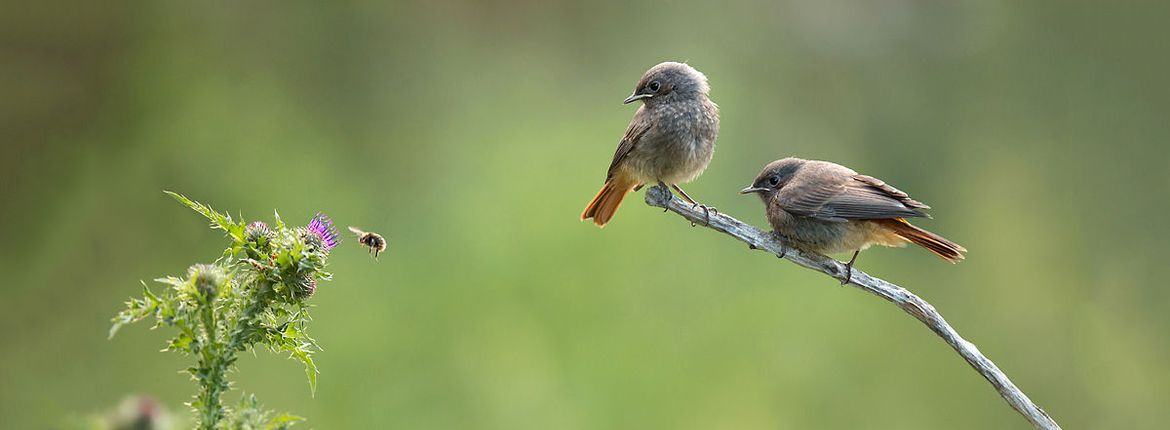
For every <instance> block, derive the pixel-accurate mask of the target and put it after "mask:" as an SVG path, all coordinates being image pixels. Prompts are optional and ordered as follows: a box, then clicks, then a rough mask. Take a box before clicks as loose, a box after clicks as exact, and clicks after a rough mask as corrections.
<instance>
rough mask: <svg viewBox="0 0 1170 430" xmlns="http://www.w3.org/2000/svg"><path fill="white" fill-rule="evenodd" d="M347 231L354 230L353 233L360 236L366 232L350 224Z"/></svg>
mask: <svg viewBox="0 0 1170 430" xmlns="http://www.w3.org/2000/svg"><path fill="white" fill-rule="evenodd" d="M349 231H352V232H354V234H356V235H358V236H361V235H363V234H366V232H364V231H361V230H359V229H358V228H357V227H354V226H350V227H349Z"/></svg>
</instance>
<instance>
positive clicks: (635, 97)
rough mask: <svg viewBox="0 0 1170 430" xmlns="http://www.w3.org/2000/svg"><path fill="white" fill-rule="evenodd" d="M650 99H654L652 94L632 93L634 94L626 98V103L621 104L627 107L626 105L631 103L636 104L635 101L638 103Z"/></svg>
mask: <svg viewBox="0 0 1170 430" xmlns="http://www.w3.org/2000/svg"><path fill="white" fill-rule="evenodd" d="M651 97H654V94H638V93H634V94H630V96H629V97H626V101H623V102H622V104H624V105H628V104H630V103H633V102H636V101H638V100H642V99H648V98H651Z"/></svg>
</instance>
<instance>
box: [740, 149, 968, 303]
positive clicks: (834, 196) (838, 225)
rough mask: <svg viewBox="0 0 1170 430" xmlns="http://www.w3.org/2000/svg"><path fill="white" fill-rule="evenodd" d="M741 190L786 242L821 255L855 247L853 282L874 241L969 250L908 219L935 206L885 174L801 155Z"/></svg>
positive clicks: (955, 255)
mask: <svg viewBox="0 0 1170 430" xmlns="http://www.w3.org/2000/svg"><path fill="white" fill-rule="evenodd" d="M740 193H741V194H749V193H756V194H759V195H760V199H761V200H763V201H764V206H765V212H766V213H767V215H768V223H769V224H771V225H772V228H773V229H774V230H775V231H776V233H777V234H779V235H780V236H781V237H782V238H783V239H784V240H785V242H786V243H787V244H791V245H793V246H795V247H797V248H800V249H804V250H808V251H813V252H818V253H821V254H836V253H841V252H849V251H853V257H852V258H850V259H849V262H848V263H846V264H845V267H846V270H847V272H846V273H847V274H846V276H845V282H842V284H844V283H848V282H849V279H850V278H851V277H852V274H853V263H854V262H855V261H857V254H858V253H860V252H861V250H863V249H866V248H868V247H869V246H870V245H882V246H899V247H900V246H905V245H906V243H907V242H909V243H913V244H915V245H918V246H921V247H923V248H926V249H927V250H929V251H930V252H933V253H935V254H936V255H938V256H939V257H942V258H943V259H944V260H946V261H949V262H951V263H957V262H959V261H960V260H962V259H963V258H964V256H963V253H964V252H967V249H966V248H963V247H962V246H960V245H959V244H957V243H954V242H951V241H949V240H947V239H946V238H944V237H942V236H939V235H937V234H934V233H931V232H929V231H926V230H923V229H920V228H918V227H915V226H913V225H911V224H910V222H908V221H906V218H912V217H928V215H927V214H926V213H924V212H922V210H923V209H929V208H930V206H927V205H925V204H922V203H921V202H919V201H917V200H914V199H911V198H910V196H908V195H907V194H906V193H904V192H902V191H900V190H898V189H897V188H894V187H891V186H889V185H887V184H886V183H885V182H882V181H881V180H880V179H877V178H874V177H872V176H866V175H861V174H858V173H857V172H854V171H853V170H852V169H850V168H848V167H845V166H842V165H839V164H834V163H830V162H827V161H815V160H813V161H810V160H802V159H799V158H785V159H782V160H776V161H773V162H771V163H769V164H768V165H767V166H764V170H763V171H761V172H760V174H759V175H758V176H756V180H755V181H754V182H752V185H751V186H750V187H747V188H744V189H743V190H742V191H740Z"/></svg>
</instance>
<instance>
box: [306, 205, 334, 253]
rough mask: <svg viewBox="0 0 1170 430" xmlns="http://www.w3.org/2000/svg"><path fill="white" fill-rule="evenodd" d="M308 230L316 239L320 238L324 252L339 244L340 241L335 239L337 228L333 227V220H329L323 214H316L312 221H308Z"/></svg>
mask: <svg viewBox="0 0 1170 430" xmlns="http://www.w3.org/2000/svg"><path fill="white" fill-rule="evenodd" d="M308 230H309V233H312V234H315V235H317V237H319V238H321V243H322V244H324V247H325V251H329V250H331V249H333V247H335V246H337V244H338V243H339V242H341V240H340V239H338V238H337V228H335V227H333V220H331V219H329V217H327V216H325V214H323V213H321V212H317V216H314V217H313V219H312V220H310V221H309V227H308Z"/></svg>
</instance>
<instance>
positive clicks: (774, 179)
mask: <svg viewBox="0 0 1170 430" xmlns="http://www.w3.org/2000/svg"><path fill="white" fill-rule="evenodd" d="M768 185H771V186H773V187H775V186H777V185H780V177H779V176H773V177H771V178H768Z"/></svg>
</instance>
